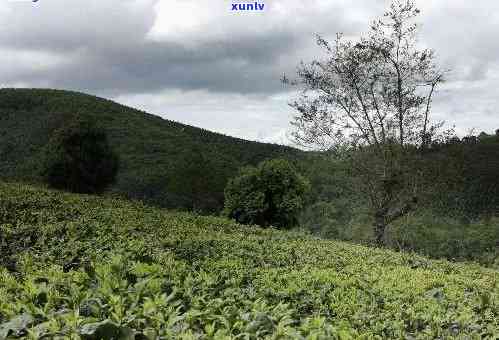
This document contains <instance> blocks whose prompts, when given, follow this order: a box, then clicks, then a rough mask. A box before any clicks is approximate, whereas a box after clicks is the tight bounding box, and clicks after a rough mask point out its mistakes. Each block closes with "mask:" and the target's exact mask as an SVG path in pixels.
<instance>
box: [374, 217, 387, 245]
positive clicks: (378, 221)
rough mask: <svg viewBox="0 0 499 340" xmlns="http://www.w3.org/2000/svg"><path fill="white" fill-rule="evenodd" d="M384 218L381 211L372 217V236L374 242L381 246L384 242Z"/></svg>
mask: <svg viewBox="0 0 499 340" xmlns="http://www.w3.org/2000/svg"><path fill="white" fill-rule="evenodd" d="M385 230H386V218H385V214H384V213H383V212H377V213H376V215H375V218H374V236H375V238H376V244H377V245H379V246H382V245H384V244H385Z"/></svg>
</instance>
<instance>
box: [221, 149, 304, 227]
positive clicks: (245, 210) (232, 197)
mask: <svg viewBox="0 0 499 340" xmlns="http://www.w3.org/2000/svg"><path fill="white" fill-rule="evenodd" d="M308 187H309V185H308V182H307V181H306V180H305V178H303V177H302V176H301V175H300V174H298V173H297V172H296V170H295V169H294V168H293V166H292V165H291V164H290V163H289V162H288V161H286V160H283V159H273V160H269V161H264V162H262V163H260V164H259V165H258V166H257V167H246V168H243V169H241V171H240V173H239V175H238V176H237V177H235V178H233V179H232V180H230V181H229V183H228V184H227V188H226V189H225V210H224V214H225V215H226V216H228V217H230V218H233V219H235V220H236V221H237V222H239V223H243V224H258V225H260V226H270V225H272V226H275V227H279V228H289V227H293V226H296V225H297V217H298V214H299V213H300V212H301V210H302V209H303V205H304V201H305V194H306V193H307V191H308Z"/></svg>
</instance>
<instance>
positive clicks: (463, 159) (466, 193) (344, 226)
mask: <svg viewBox="0 0 499 340" xmlns="http://www.w3.org/2000/svg"><path fill="white" fill-rule="evenodd" d="M470 139H471V140H473V141H474V142H469V140H470ZM422 157H423V160H424V163H425V168H424V174H423V176H422V177H423V178H425V182H423V183H424V187H423V188H422V190H421V192H422V195H421V199H420V201H419V202H418V206H417V210H416V211H414V212H411V213H410V214H408V215H407V216H405V217H403V218H401V219H400V220H398V221H397V222H395V223H392V224H391V225H390V226H389V227H388V228H387V231H386V245H387V246H389V247H391V248H395V249H399V250H405V251H416V252H419V253H421V254H424V255H427V256H431V257H434V258H447V259H451V260H459V261H462V260H474V261H478V262H480V263H482V264H484V265H487V266H495V267H496V268H499V243H498V242H499V211H498V209H499V177H498V176H497V173H499V164H498V163H497V160H498V159H499V138H497V137H496V136H484V135H482V138H481V139H473V138H470V137H467V138H464V139H463V140H462V141H461V140H457V139H452V140H450V141H449V142H448V143H443V144H437V145H433V146H432V147H431V148H430V149H429V150H427V151H426V152H425V153H424V154H423V156H422ZM306 164H307V169H305V168H304V169H301V171H302V173H303V174H304V175H306V177H307V178H309V180H310V182H311V187H312V193H311V195H310V196H311V200H310V202H308V204H307V206H306V208H305V209H304V211H303V213H302V214H301V216H300V225H302V226H303V227H306V228H307V229H310V230H312V231H313V232H314V233H315V234H317V235H321V236H322V237H325V238H336V239H341V240H345V241H353V242H361V243H369V244H370V243H373V242H374V240H375V235H374V234H373V231H372V228H371V225H372V216H370V214H369V211H368V209H367V202H366V200H367V197H366V195H365V194H363V193H362V192H360V191H359V190H358V187H357V185H356V183H355V178H354V177H353V176H352V174H351V170H350V169H349V168H348V167H347V166H346V163H343V162H341V161H339V160H335V159H333V158H331V157H327V156H324V158H323V157H315V158H313V159H311V160H309V161H308V162H307V163H306Z"/></svg>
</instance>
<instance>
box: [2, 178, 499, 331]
mask: <svg viewBox="0 0 499 340" xmlns="http://www.w3.org/2000/svg"><path fill="white" fill-rule="evenodd" d="M0 226H1V232H2V234H3V237H4V240H3V242H2V243H1V244H2V249H1V251H2V254H3V256H2V257H0V259H1V260H2V261H3V262H4V263H3V264H0V339H2V338H3V337H4V336H7V335H8V334H10V336H11V337H12V338H14V337H15V335H17V336H20V337H23V336H26V335H27V334H28V332H29V335H30V336H31V337H32V338H40V337H42V336H44V335H45V336H47V337H48V338H53V337H54V336H55V337H57V336H59V337H61V338H83V339H98V338H105V339H110V338H112V337H114V338H119V339H133V338H135V339H156V338H157V337H162V338H165V339H171V338H176V339H235V338H244V339H262V338H268V339H303V338H308V339H326V338H327V339H354V338H364V339H375V338H377V339H388V338H393V339H402V338H404V339H433V338H440V339H450V338H463V339H464V338H472V339H475V338H476V339H479V338H485V339H487V338H488V339H495V338H497V336H499V324H498V320H499V272H497V271H493V270H489V269H485V268H482V267H479V266H477V265H471V264H451V263H449V262H445V261H431V260H428V259H426V258H424V257H420V256H415V255H411V254H404V253H395V252H391V251H386V250H381V249H374V248H367V247H362V246H355V245H351V244H348V243H342V242H334V241H324V240H318V239H313V238H311V237H309V236H306V235H302V234H298V233H288V232H280V231H276V230H264V229H259V228H253V227H243V226H240V225H237V224H234V223H233V222H231V221H228V220H225V219H221V218H216V217H199V216H195V215H190V214H186V213H171V212H168V211H165V210H161V209H157V208H153V207H150V206H145V205H142V204H138V203H133V202H126V201H120V200H110V199H103V198H96V197H92V196H77V195H72V194H66V193H60V192H55V191H47V190H42V189H37V188H34V187H30V186H21V185H16V184H0Z"/></svg>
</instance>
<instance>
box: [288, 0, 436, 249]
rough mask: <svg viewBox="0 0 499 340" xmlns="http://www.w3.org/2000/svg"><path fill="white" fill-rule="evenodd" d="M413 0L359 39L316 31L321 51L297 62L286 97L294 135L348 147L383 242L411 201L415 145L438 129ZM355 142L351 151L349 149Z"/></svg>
mask: <svg viewBox="0 0 499 340" xmlns="http://www.w3.org/2000/svg"><path fill="white" fill-rule="evenodd" d="M419 13H420V11H419V10H418V9H417V8H416V6H415V2H414V1H413V0H405V1H397V0H396V1H394V2H393V3H392V4H391V6H390V9H389V10H388V11H387V12H386V13H385V15H384V16H383V17H382V18H380V19H377V20H376V21H374V22H373V23H372V25H371V27H370V30H369V32H368V33H367V34H366V35H365V36H363V37H361V38H360V39H358V40H347V39H345V38H344V37H343V36H342V34H337V36H336V39H335V41H334V43H333V44H330V43H329V42H328V41H326V40H325V39H324V38H322V37H320V36H318V37H317V43H318V45H319V46H320V47H321V48H322V49H323V50H324V51H325V52H326V56H327V57H326V58H324V59H322V60H314V61H312V62H311V63H309V64H305V63H303V62H302V63H301V65H300V66H299V67H298V77H297V79H295V80H289V79H287V78H286V77H285V78H284V82H285V83H288V84H291V85H296V86H298V87H299V88H301V90H302V91H301V92H300V93H301V94H300V96H299V97H298V98H297V99H296V100H295V101H294V102H293V103H291V106H292V107H294V108H295V109H296V110H297V112H298V114H297V115H296V116H295V118H294V121H293V122H292V124H293V125H294V127H295V132H294V134H293V136H294V139H295V140H296V142H297V143H299V144H301V145H305V146H315V147H317V146H318V147H320V148H321V149H324V150H335V151H347V152H346V153H343V154H347V155H348V159H349V160H350V161H351V162H352V163H351V164H352V169H353V170H355V172H356V173H357V174H358V175H359V176H358V178H359V179H360V180H361V181H360V183H361V184H362V188H363V190H365V192H366V193H367V195H368V196H369V202H370V204H371V208H372V212H373V218H374V221H375V222H374V233H375V237H376V240H377V242H378V243H383V241H384V235H385V230H386V227H387V226H388V225H389V224H390V223H391V222H393V221H395V220H396V219H398V218H400V217H401V216H403V215H405V214H407V213H408V212H409V211H411V210H413V209H415V208H416V206H417V197H418V190H419V188H420V187H421V185H420V179H421V176H420V174H421V171H420V170H421V162H420V161H418V157H417V155H418V153H419V151H420V150H424V149H425V148H428V147H429V146H430V144H431V142H432V141H433V140H434V139H435V138H436V137H437V136H438V133H439V131H440V128H441V126H442V123H432V121H431V119H430V118H431V117H430V113H431V104H432V98H433V95H434V94H435V90H436V88H437V87H438V85H439V84H441V83H442V82H443V80H444V78H443V75H444V71H443V70H441V69H440V68H439V67H438V66H437V65H436V63H435V53H434V51H433V50H431V49H422V48H419V46H418V44H417V40H416V37H417V28H418V25H417V24H416V23H414V19H415V18H416V17H417V15H418V14H419ZM353 150H354V151H353Z"/></svg>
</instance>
